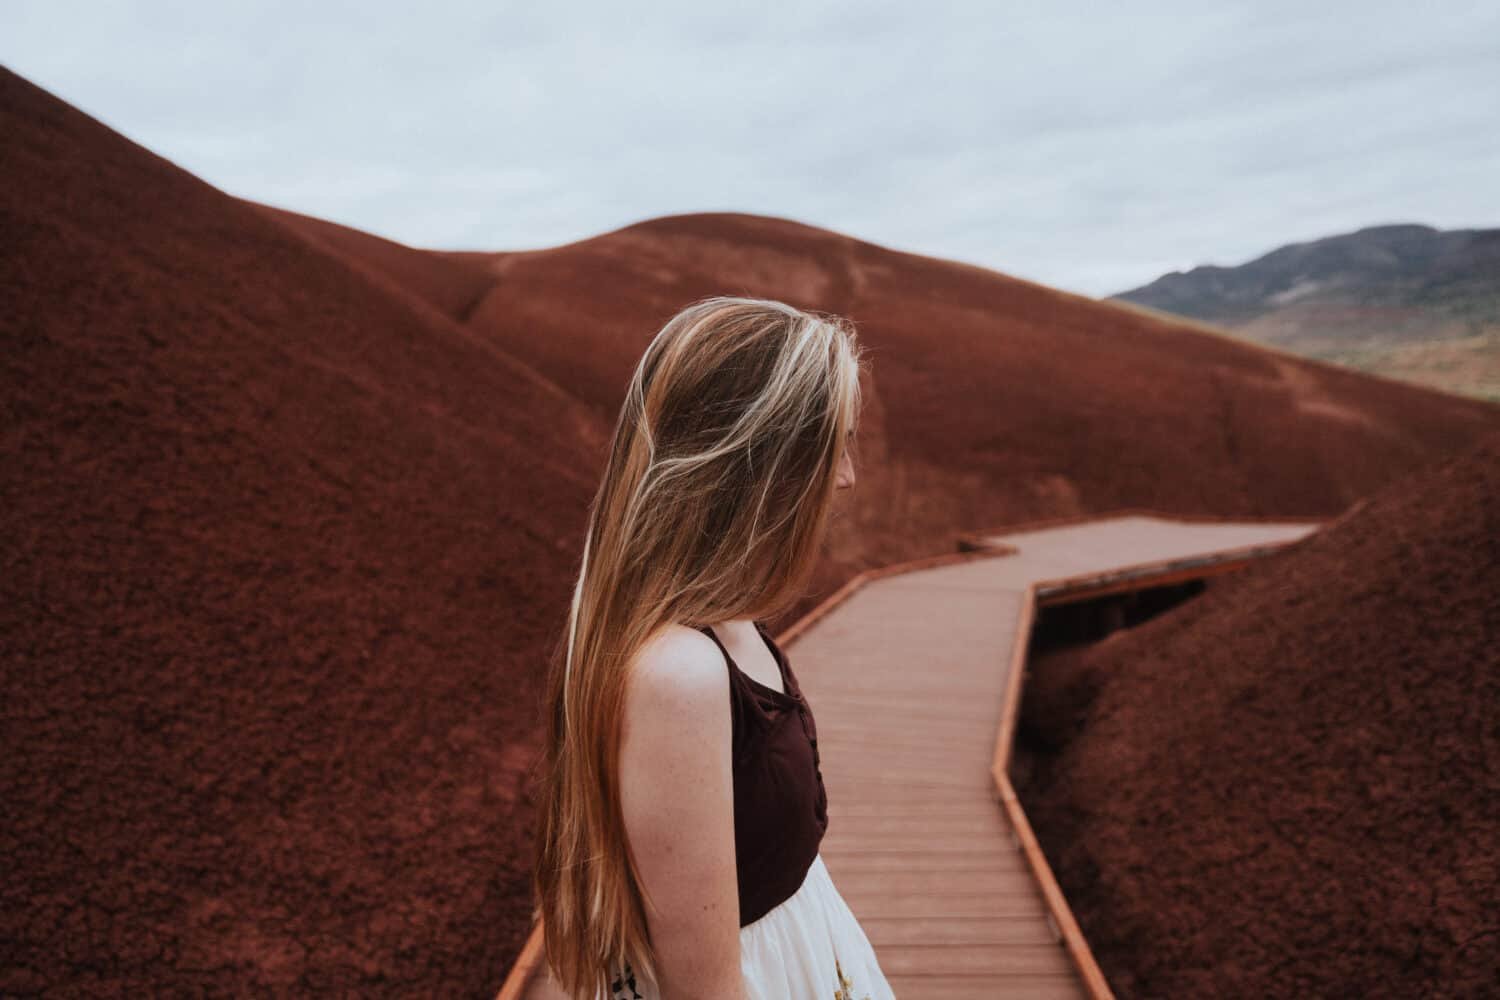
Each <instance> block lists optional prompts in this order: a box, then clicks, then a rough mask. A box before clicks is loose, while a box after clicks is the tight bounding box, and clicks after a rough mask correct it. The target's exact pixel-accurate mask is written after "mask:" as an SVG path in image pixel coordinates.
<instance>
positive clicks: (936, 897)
mask: <svg viewBox="0 0 1500 1000" xmlns="http://www.w3.org/2000/svg"><path fill="white" fill-rule="evenodd" d="M1321 523H1322V522H1319V521H1288V520H1278V521H1269V520H1258V521H1243V520H1240V521H1227V520H1220V519H1214V518H1191V517H1187V518H1185V517H1178V516H1172V515H1164V514H1158V513H1155V512H1151V511H1142V510H1133V509H1132V510H1124V511H1118V512H1114V513H1111V514H1106V515H1100V516H1093V517H1087V518H1075V519H1062V520H1054V521H1048V522H1037V523H1034V524H1029V525H1023V526H1020V527H1017V528H1011V529H1007V530H1006V531H1004V532H1002V533H998V534H995V535H988V536H975V537H969V538H965V539H963V540H962V541H961V543H960V545H961V548H962V549H963V551H960V552H957V553H953V554H950V555H944V556H936V557H932V558H928V559H922V560H916V561H914V562H908V563H902V564H899V565H895V566H890V567H882V568H880V569H877V570H871V571H867V572H865V573H862V574H860V575H859V576H857V577H855V578H854V579H853V580H851V581H850V582H849V583H848V584H847V585H846V586H844V587H842V588H841V589H840V590H839V591H838V592H837V593H835V594H834V595H832V596H831V597H830V598H828V600H826V601H824V602H823V603H822V604H820V605H819V606H818V607H817V608H815V609H814V610H813V611H812V612H810V613H809V614H808V615H806V616H805V617H804V618H802V619H801V620H800V621H798V622H797V623H796V624H795V625H794V626H792V627H791V628H790V629H788V630H787V631H786V632H785V633H783V634H782V635H781V636H778V637H777V640H778V642H779V643H780V644H781V645H782V646H783V647H784V648H786V650H787V652H788V655H789V656H790V657H791V658H792V662H793V663H794V664H795V669H796V670H797V676H798V679H799V681H800V682H801V684H802V689H803V692H804V693H805V694H806V696H807V698H808V701H809V703H810V704H811V705H812V706H813V709H814V711H815V712H816V713H817V718H818V737H819V744H820V747H821V749H822V751H823V753H822V762H823V778H824V783H825V785H826V786H827V789H828V798H829V826H828V832H827V834H826V835H825V837H824V841H823V845H822V854H823V858H824V860H825V861H826V863H827V865H828V869H829V871H830V873H831V874H832V876H833V879H834V882H835V884H836V885H838V887H839V891H840V892H841V893H842V894H843V895H844V897H845V898H846V899H847V900H848V902H849V906H850V908H851V909H852V910H853V911H854V913H855V915H856V916H857V917H858V918H859V920H860V923H861V925H862V926H863V927H864V928H865V931H866V933H867V934H868V935H869V937H870V940H871V943H872V944H873V945H874V946H875V950H876V953H877V955H878V956H879V958H880V963H881V967H882V968H883V969H884V970H885V973H886V976H887V978H888V979H889V980H890V982H891V985H892V987H893V989H894V990H895V993H896V995H897V996H898V997H901V998H902V1000H923V998H927V997H934V998H936V997H943V998H954V1000H965V998H970V997H973V998H978V997H984V998H996V997H1015V998H1073V997H1093V998H1106V997H1112V996H1113V994H1112V993H1111V991H1110V989H1109V987H1108V984H1107V983H1106V982H1105V980H1104V977H1103V976H1102V974H1101V973H1100V972H1099V969H1098V967H1097V965H1096V964H1095V962H1094V960H1093V956H1092V954H1091V953H1090V952H1089V949H1088V944H1087V942H1086V941H1085V940H1084V939H1083V936H1082V934H1081V932H1080V931H1079V929H1078V926H1077V923H1076V921H1075V920H1074V919H1073V916H1072V913H1071V911H1070V910H1069V908H1068V905H1067V901H1066V899H1065V898H1064V897H1063V895H1062V892H1061V890H1060V889H1059V888H1058V886H1057V882H1056V879H1055V878H1054V877H1053V875H1052V872H1051V870H1050V868H1049V867H1048V865H1047V862H1046V859H1045V857H1044V856H1043V854H1042V852H1041V849H1040V846H1039V845H1038V844H1037V842H1036V838H1035V836H1034V835H1033V834H1032V832H1031V828H1030V825H1029V824H1028V823H1027V821H1026V817H1025V813H1024V811H1023V810H1022V809H1021V806H1020V802H1019V801H1018V799H1017V798H1016V794H1015V791H1014V789H1013V788H1012V787H1011V785H1010V780H1009V776H1008V774H1007V766H1008V761H1009V754H1010V746H1011V742H1012V740H1013V737H1014V732H1015V717H1016V712H1017V710H1018V708H1019V704H1020V694H1021V685H1022V682H1023V679H1024V674H1025V654H1026V649H1027V646H1028V643H1029V637H1030V633H1031V625H1032V621H1033V619H1034V617H1035V609H1036V606H1037V604H1038V603H1039V602H1040V603H1041V604H1043V605H1045V604H1047V603H1049V602H1054V601H1064V600H1070V599H1078V598H1079V597H1085V596H1095V595H1098V594H1103V593H1108V592H1111V591H1116V590H1126V589H1134V588H1139V587H1141V586H1145V585H1148V584H1155V583H1159V582H1162V581H1169V580H1173V579H1186V578H1189V577H1194V576H1205V575H1209V574H1212V573H1219V572H1227V571H1230V570H1232V569H1234V568H1236V567H1238V566H1242V565H1244V564H1245V563H1246V562H1247V561H1249V560H1251V559H1255V558H1259V557H1261V556H1263V555H1266V554H1269V553H1271V552H1274V551H1277V550H1278V549H1280V548H1282V547H1284V546H1286V545H1289V544H1293V543H1295V542H1296V541H1298V540H1300V539H1301V538H1303V537H1305V536H1306V535H1308V534H1310V533H1311V532H1312V531H1314V530H1316V529H1317V527H1318V526H1319V525H1320V524H1321ZM541 966H542V963H541V935H540V932H539V929H536V928H534V929H533V933H532V935H531V937H530V939H529V940H528V942H527V944H526V947H525V948H524V949H523V951H522V953H521V956H520V957H519V958H518V960H517V962H516V964H515V966H514V968H513V969H512V972H511V975H510V977H509V978H508V979H507V981H506V983H505V986H504V987H503V988H502V989H501V991H500V994H499V997H498V1000H522V998H527V1000H530V998H556V997H558V996H559V995H560V994H559V993H558V991H557V990H556V989H555V987H553V986H552V985H551V984H550V982H548V981H547V977H546V976H545V975H537V974H536V973H537V972H539V971H540V969H541Z"/></svg>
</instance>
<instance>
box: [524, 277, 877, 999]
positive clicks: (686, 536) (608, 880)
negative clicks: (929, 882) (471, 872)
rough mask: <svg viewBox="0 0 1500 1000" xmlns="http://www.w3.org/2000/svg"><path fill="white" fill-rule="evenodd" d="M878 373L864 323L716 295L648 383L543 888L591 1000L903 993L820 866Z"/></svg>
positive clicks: (549, 820)
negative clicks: (811, 629) (820, 706)
mask: <svg viewBox="0 0 1500 1000" xmlns="http://www.w3.org/2000/svg"><path fill="white" fill-rule="evenodd" d="M863 368H864V362H863V360H862V358H861V348H860V347H859V345H858V343H857V341H856V339H855V335H854V332H853V329H852V328H851V326H850V325H849V323H848V322H847V321H846V320H843V319H841V318H839V317H835V316H829V315H826V314H822V313H812V312H807V311H803V310H798V309H795V308H793V307H791V306H788V305H786V304H784V303H781V302H775V301H771V300H765V299H753V298H735V297H715V298H709V299H704V300H701V301H698V302H695V303H693V304H691V305H689V306H688V307H687V308H685V309H683V310H682V311H681V312H679V313H678V314H677V315H675V316H673V317H672V318H671V319H670V320H669V321H668V322H667V324H666V325H665V326H664V327H663V328H662V329H661V331H660V332H659V333H658V334H657V335H656V337H655V338H654V339H653V340H652V342H651V344H650V345H649V346H648V347H647V348H646V351H645V354H644V355H643V356H642V358H641V360H640V363H639V364H638V365H637V367H636V370H635V374H634V375H633V377H632V378H631V381H630V385H629V388H628V391H627V393H626V398H625V402H624V405H623V407H622V409H621V411H620V416H619V421H618V423H617V424H616V427H615V433H614V440H613V443H612V446H611V449H610V454H609V458H608V461H607V463H606V465H605V469H604V476H603V481H602V482H601V483H600V485H599V490H598V493H597V495H596V496H595V498H594V502H593V505H592V507H591V508H590V516H589V524H588V529H587V534H586V536H585V542H584V549H583V559H582V566H581V568H580V571H579V575H578V581H577V584H576V586H575V588H574V591H573V602H572V608H571V611H570V614H569V619H568V628H567V633H566V635H565V636H564V637H563V640H562V641H560V642H559V648H558V652H557V655H556V656H555V657H554V660H553V664H552V670H551V676H550V678H549V685H548V703H547V705H548V709H549V711H548V723H549V735H548V740H547V747H546V751H547V752H546V755H545V759H544V762H543V763H544V766H545V773H544V775H543V781H542V783H541V803H540V822H539V831H538V834H539V836H538V841H539V843H538V853H537V858H536V870H535V888H536V891H537V897H538V905H537V909H536V914H535V915H536V917H538V918H539V919H540V920H541V921H542V926H543V927H544V938H545V944H546V958H547V965H548V967H549V969H550V971H551V973H552V978H553V981H554V982H555V983H556V984H557V986H558V987H560V988H561V989H562V990H563V991H564V992H565V993H566V994H567V995H568V996H569V997H574V998H581V1000H637V998H645V1000H678V998H681V1000H687V998H693V1000H701V998H705V997H712V998H714V1000H803V998H807V1000H812V998H817V1000H827V998H829V997H834V998H835V1000H890V998H891V997H892V996H893V994H892V992H891V988H890V985H889V984H888V983H887V981H886V979H885V977H884V975H882V973H881V970H880V966H879V964H878V962H877V961H876V957H875V954H874V951H873V950H872V948H871V947H870V942H869V940H868V938H867V937H866V936H865V934H864V932H863V930H862V929H861V928H860V926H859V923H858V922H857V921H856V920H855V918H854V915H853V914H852V913H851V912H850V910H849V908H848V906H847V905H846V904H845V902H844V900H843V898H842V897H841V896H840V895H839V893H838V891H837V889H835V888H834V885H833V883H832V881H831V880H830V878H829V874H828V869H827V868H826V867H825V866H824V864H823V859H822V856H821V854H819V852H818V846H819V842H820V840H821V838H822V836H823V833H824V831H825V830H826V828H827V824H828V812H827V797H826V794H825V792H824V789H823V779H822V774H821V771H820V768H819V759H818V749H817V730H816V726H815V724H814V719H813V715H812V711H811V707H810V706H809V705H808V704H807V701H806V699H805V698H804V697H803V696H802V693H801V690H800V688H799V687H798V685H797V681H796V675H795V674H793V672H792V669H791V665H790V663H789V662H788V661H787V658H786V655H785V653H784V652H783V651H782V650H781V649H780V648H779V647H777V646H776V644H775V642H774V640H772V638H771V635H770V632H769V631H768V630H767V628H766V626H765V620H766V619H768V618H770V617H771V616H773V615H775V614H777V613H779V612H782V611H784V610H786V609H787V608H788V607H790V606H791V605H792V604H793V603H794V602H795V601H796V599H797V598H798V596H799V595H800V594H801V593H802V590H803V588H804V587H805V585H806V583H807V581H808V578H809V576H810V574H811V572H812V570H813V568H814V566H815V564H816V561H817V558H818V555H819V549H820V543H821V541H822V538H823V531H824V529H825V527H826V524H827V520H828V516H829V512H830V509H831V507H832V504H833V501H834V498H835V492H836V491H837V490H839V489H847V488H848V487H850V486H852V485H853V484H854V470H853V464H852V460H851V456H850V451H849V448H850V445H851V444H852V441H853V436H854V430H855V426H856V423H857V419H858V416H859V411H860V400H861V391H860V381H859V380H860V374H861V371H862V370H863Z"/></svg>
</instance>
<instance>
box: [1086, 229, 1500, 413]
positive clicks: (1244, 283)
mask: <svg viewBox="0 0 1500 1000" xmlns="http://www.w3.org/2000/svg"><path fill="white" fill-rule="evenodd" d="M1110 298H1111V299H1113V300H1116V301H1121V302H1129V303H1133V304H1135V305H1142V306H1146V307H1148V308H1150V309H1154V310H1159V311H1162V312H1166V313H1171V314H1174V315H1177V316H1185V317H1189V318H1192V319H1197V320H1202V321H1205V322H1209V323H1215V324H1218V325H1221V326H1224V327H1228V328H1230V329H1232V330H1234V331H1235V332H1237V333H1239V334H1240V335H1242V336H1244V337H1246V338H1248V339H1251V340H1256V341H1260V342H1262V343H1268V344H1275V345H1277V346H1280V347H1283V348H1286V349H1287V350H1291V351H1294V352H1296V353H1299V354H1303V355H1306V356H1309V357H1316V358H1321V359H1324V360H1330V361H1336V362H1340V363H1343V364H1348V365H1351V366H1353V367H1357V368H1361V369H1364V370H1366V371H1373V372H1376V373H1378V374H1382V375H1386V376H1390V377H1395V378H1401V379H1406V380H1408V381H1415V382H1421V383H1424V384H1428V385H1433V386H1436V387H1438V388H1442V389H1445V390H1447V391H1450V392H1460V393H1465V394H1469V395H1476V396H1480V397H1484V398H1489V399H1500V229H1449V230H1442V229H1435V228H1433V227H1432V226H1424V225H1417V224H1399V225H1388V226H1370V227H1367V228H1365V229H1360V230H1357V231H1355V232H1352V233H1346V234H1343V235H1339V236H1329V237H1326V238H1324V239H1320V240H1313V241H1311V242H1308V243H1290V244H1288V245H1286V246H1283V247H1280V248H1279V249H1276V250H1273V251H1271V252H1270V253H1268V254H1265V255H1264V256H1261V257H1257V258H1255V259H1254V260H1252V261H1249V262H1248V263H1245V264H1240V265H1238V266H1236V267H1220V266H1218V265H1214V264H1207V265H1203V266H1200V267H1195V268H1193V269H1192V270H1190V271H1187V272H1182V271H1173V272H1171V273H1169V274H1165V275H1162V276H1161V277H1160V278H1157V279H1156V280H1155V281H1153V282H1151V283H1150V284H1147V285H1142V286H1141V287H1139V288H1133V289H1131V290H1129V291H1125V292H1120V293H1119V294H1117V295H1113V296H1110Z"/></svg>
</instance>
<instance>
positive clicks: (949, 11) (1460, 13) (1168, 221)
mask: <svg viewBox="0 0 1500 1000" xmlns="http://www.w3.org/2000/svg"><path fill="white" fill-rule="evenodd" d="M0 59H3V60H4V62H5V64H6V65H7V66H9V67H10V68H11V69H13V70H15V71H16V72H18V73H21V74H22V75H24V76H26V77H28V78H29V79H31V80H33V81H35V82H36V83H38V84H40V85H41V86H43V87H46V88H47V89H49V90H51V91H53V92H54V93H56V94H58V95H59V96H60V97H62V98H63V99H64V100H67V101H69V102H70V103H73V104H75V105H77V106H78V107H80V108H82V109H83V110H84V111H86V112H88V113H89V114H91V115H94V116H95V117H97V118H99V119H101V120H102V121H104V122H105V123H106V124H108V125H110V126H111V127H113V128H115V129H117V130H119V131H120V132H123V133H124V134H125V135H127V136H129V137H130V138H132V139H134V140H135V141H137V142H140V143H141V144H142V145H145V146H148V147H149V148H151V149H153V150H154V151H156V152H158V153H160V154H161V155H163V156H166V157H167V158H169V159H171V160H173V161H175V162H177V163H179V164H180V165H182V166H183V167H184V168H186V169H188V170H191V171H193V172H194V173H196V174H198V175H199V176H201V177H203V178H204V179H205V180H208V181H209V182H210V183H213V184H215V185H217V186H218V187H220V188H223V189H225V190H227V191H229V192H231V193H233V194H237V195H243V196H245V197H249V198H254V199H256V200H259V201H265V202H269V203H272V204H276V205H281V206H283V207H286V208H291V209H295V210H297V211H302V212H306V213H309V214H312V215H317V216H321V217H324V218H330V219H333V220H335V221H339V222H343V223H347V224H349V225H353V226H357V227H359V228H361V229H365V230H368V231H371V232H375V233H379V234H381V235H383V236H387V237H390V238H393V239H398V240H401V241H402V242H405V243H410V244H413V245H416V246H429V247H443V248H454V249H492V250H499V249H526V248H533V247H541V246H552V245H556V244H559V243H565V242H569V241H572V240H576V239H581V238H584V237H586V236H590V235H593V234H595V233H598V232H602V231H605V230H609V229H613V228H617V227H619V226H622V225H627V224H629V223H631V222H635V221H639V220H641V219H645V218H649V217H652V216H657V215H663V214H668V213H674V212H689V211H706V210H725V209H732V210H737V211H747V212H761V213H765V214H769V215H778V216H784V217H789V218H795V219H799V220H801V221H804V222H807V223H810V224H813V225H820V226H826V227H828V228H831V229H836V230H840V231H843V232H847V233H850V234H852V235H855V236H858V237H860V238H863V239H867V240H871V241H873V242H876V243H881V244H884V245H887V246H891V247H895V248H898V249H903V250H911V251H915V252H918V253H924V254H931V255H934V256H941V257H951V258H955V259H959V260H965V261H968V262H971V263H975V264H980V265H983V266H986V267H993V268H996V269H998V270H1001V271H1005V272H1007V273H1011V274H1015V275H1017V276H1019V277H1024V278H1028V279H1030V280H1033V281H1040V282H1044V283H1046V284H1050V285H1055V286H1058V287H1061V288H1066V289H1069V290H1071V291H1076V292H1080V293H1082V294H1085V295H1099V296H1102V295H1107V294H1110V293H1113V292H1116V291H1121V290H1123V289H1125V288H1127V287H1130V286H1133V285H1137V284H1140V283H1143V282H1145V281H1148V280H1150V279H1151V278H1154V277H1156V276H1157V275H1158V274H1160V273H1161V272H1163V271H1166V270H1171V269H1174V268H1187V267H1191V266H1193V265H1195V264H1199V263H1221V264H1233V263H1239V262H1241V261H1243V260H1247V259H1249V258H1251V257H1254V256H1256V255H1258V254H1260V253H1263V252H1265V251H1267V250H1269V249H1271V248H1273V247H1275V246H1278V245H1280V244H1283V243H1286V242H1290V241H1293V240H1303V239H1313V238H1316V237H1319V236H1324V235H1328V234H1331V233H1334V232H1342V231H1347V230H1350V229H1355V228H1359V227H1361V226H1366V225H1375V224H1379V223H1385V222H1395V221H1416V222H1427V223H1430V224H1433V225H1439V226H1445V227H1447V226H1476V225H1483V226H1493V225H1500V218H1497V213H1500V131H1497V130H1496V129H1495V128H1494V122H1496V121H1500V6H1497V5H1494V4H1488V3H1471V4H1464V3H1447V4H1444V5H1443V6H1442V8H1441V10H1440V12H1433V11H1431V10H1425V9H1419V8H1418V7H1417V6H1416V5H1400V4H1395V3H1370V2H1362V3H1357V4H1356V3H1352V2H1344V0H1340V2H1330V3H1327V4H1321V5H1307V4H1303V3H1296V4H1293V3H1282V2H1254V3H1219V4H1203V3H1201V0H1200V2H1193V3H1189V2H1180V3H1151V4H1145V3H1142V4H1131V5H1114V6H1111V5H1104V4H1097V3H1089V4H1084V3H1063V2H1053V3H1034V4H1020V3H1012V4H1003V5H1002V4H992V3H982V2H975V3H938V2H931V3H927V4H924V5H921V6H920V7H919V6H918V5H914V4H910V3H902V4H897V3H890V2H879V3H857V4H855V3H839V4H816V5H815V4H811V3H808V4H801V5H795V6H793V5H787V6H785V8H784V9H781V10H770V9H767V7H766V6H764V5H756V6H748V5H747V6H746V7H745V8H744V9H743V10H741V11H738V12H733V11H730V10H728V8H727V7H724V6H721V5H706V4H698V3H670V4H665V3H662V4H654V5H650V6H626V5H619V4H606V3H586V2H582V0H579V2H575V3H573V4H569V5H567V6H565V7H554V8H550V9H544V8H543V7H542V6H541V5H521V4H483V3H477V2H475V3H449V2H432V3H429V4H427V5H425V6H423V7H422V8H420V9H418V8H416V7H413V6H411V5H407V4H401V5H397V4H382V3H379V2H373V0H372V2H370V3H366V4H361V5H348V6H344V7H339V6H336V5H333V4H327V3H319V4H309V3H305V2H300V3H285V2H261V3H254V4H237V5H236V4H220V3H216V4H212V5H210V4H201V3H198V4H190V3H165V2H139V3H114V4H94V5H89V6H87V7H84V6H83V5H77V4H68V3H65V2H61V0H9V2H8V3H6V4H5V5H4V7H3V9H0Z"/></svg>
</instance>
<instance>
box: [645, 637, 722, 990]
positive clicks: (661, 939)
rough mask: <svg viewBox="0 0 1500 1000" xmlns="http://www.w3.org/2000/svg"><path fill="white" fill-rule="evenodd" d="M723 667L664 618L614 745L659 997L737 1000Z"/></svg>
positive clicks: (718, 657) (703, 643)
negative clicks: (644, 896) (664, 628)
mask: <svg viewBox="0 0 1500 1000" xmlns="http://www.w3.org/2000/svg"><path fill="white" fill-rule="evenodd" d="M730 726H731V722H730V710H729V674H728V672H727V670H726V669H725V665H724V661H723V656H722V654H721V653H720V652H719V649H718V646H717V645H716V644H715V643H714V642H713V641H712V640H711V639H709V638H708V637H707V636H705V635H703V634H702V633H701V632H697V631H695V630H693V629H688V628H684V627H681V626H671V627H669V628H668V629H667V631H666V632H665V633H664V634H662V635H659V636H657V637H656V638H654V639H653V640H652V641H651V642H650V643H648V644H647V645H646V647H645V648H644V649H642V650H641V652H640V654H639V655H638V656H637V658H636V662H635V665H634V669H633V672H632V675H631V678H630V682H629V683H628V684H627V693H626V698H625V714H624V719H623V731H622V735H621V747H620V794H621V799H622V804H623V808H624V816H625V827H626V832H627V835H628V836H629V838H630V844H631V847H632V849H633V850H634V852H635V859H636V865H637V866H638V867H639V869H640V872H641V879H642V880H643V881H644V882H645V889H646V892H647V894H648V897H649V899H648V905H647V921H648V924H649V926H650V929H651V940H652V944H653V946H654V948H655V951H656V956H657V962H658V964H659V970H658V972H659V976H658V978H659V980H660V981H659V982H658V983H657V986H658V987H659V988H660V990H661V996H662V998H663V1000H679V998H681V1000H687V998H694V1000H696V998H701V997H714V998H716V1000H719V998H722V1000H743V998H744V996H745V992H744V980H743V978H742V974H741V972H740V937H739V929H740V925H739V905H740V904H739V885H738V882H737V881H736V876H735V855H734V777H733V772H732V771H731V760H730V755H731V748H730V740H731V729H730Z"/></svg>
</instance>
